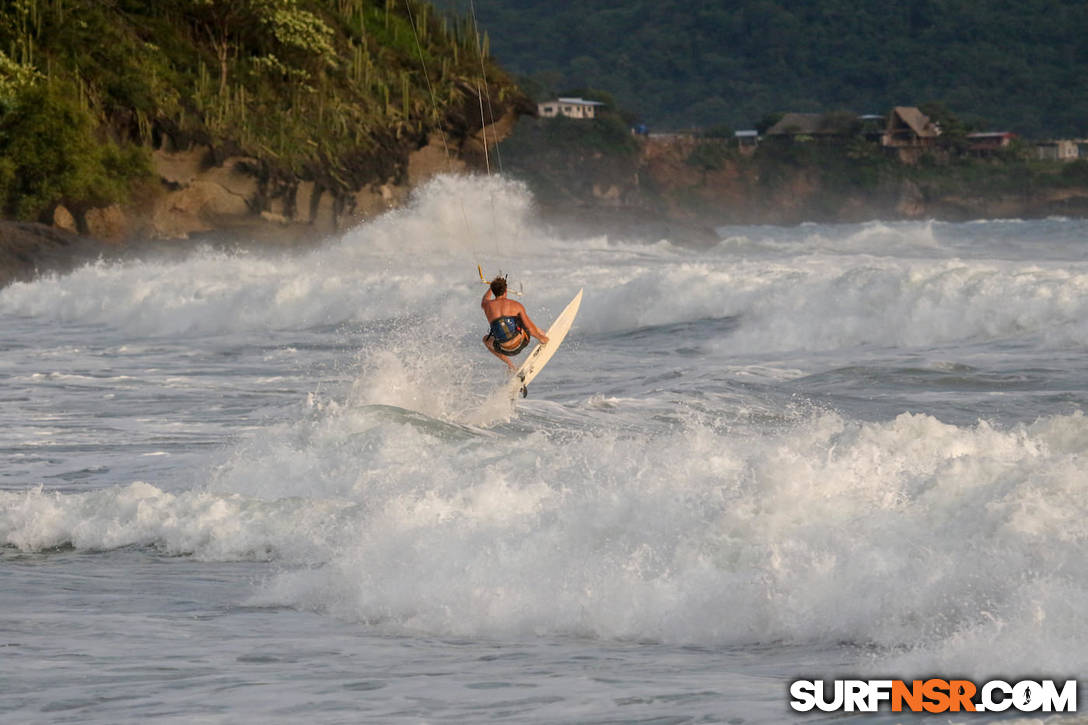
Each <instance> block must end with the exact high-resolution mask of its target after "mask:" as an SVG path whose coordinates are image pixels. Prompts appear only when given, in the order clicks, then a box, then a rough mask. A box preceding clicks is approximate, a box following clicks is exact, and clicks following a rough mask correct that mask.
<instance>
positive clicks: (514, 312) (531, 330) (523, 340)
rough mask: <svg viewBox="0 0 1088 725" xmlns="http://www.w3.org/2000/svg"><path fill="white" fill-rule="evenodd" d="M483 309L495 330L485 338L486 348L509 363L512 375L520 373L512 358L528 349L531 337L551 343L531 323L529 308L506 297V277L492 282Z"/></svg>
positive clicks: (507, 364) (492, 329)
mask: <svg viewBox="0 0 1088 725" xmlns="http://www.w3.org/2000/svg"><path fill="white" fill-rule="evenodd" d="M492 296H494V297H492ZM480 307H483V308H484V315H486V316H487V321H488V322H489V323H491V330H490V331H489V332H488V333H487V334H486V335H484V346H486V347H487V349H488V350H490V351H491V354H492V355H494V356H495V357H497V358H499V359H500V360H502V361H503V362H504V363H506V367H508V368H510V371H511V372H517V368H516V367H514V363H512V362H510V358H511V357H513V356H514V355H517V354H518V353H519V352H521V351H522V350H524V349H525V347H526V346H527V345H528V344H529V336H530V335H532V336H533V337H535V338H536V339H538V340H540V342H542V343H544V342H547V341H548V336H547V335H545V334H544V333H543V332H541V331H540V328H538V327H537V326H536V325H534V324H533V321H532V320H530V319H529V313H527V312H526V311H525V307H524V306H523V305H522V304H521V303H520V302H516V301H515V300H511V299H508V298H507V297H506V278H505V277H502V276H499V277H496V278H495V279H493V280H491V285H490V286H489V287H488V288H487V292H484V298H483V300H482V301H481V302H480Z"/></svg>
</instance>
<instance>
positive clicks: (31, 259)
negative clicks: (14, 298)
mask: <svg viewBox="0 0 1088 725" xmlns="http://www.w3.org/2000/svg"><path fill="white" fill-rule="evenodd" d="M102 251H103V250H102V244H101V242H99V241H97V240H95V239H90V238H88V237H83V236H80V235H78V234H73V233H72V232H68V231H65V230H63V229H57V228H55V227H50V226H47V225H45V224H31V223H27V222H5V221H0V287H3V286H5V285H7V284H10V283H11V282H16V281H25V280H29V279H33V278H34V277H35V276H37V275H38V274H45V273H50V272H54V273H64V272H69V271H71V270H73V269H75V268H76V267H78V266H80V265H83V264H86V263H88V262H91V261H94V260H95V259H97V258H98V257H99V256H101V255H102Z"/></svg>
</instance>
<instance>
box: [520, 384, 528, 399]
mask: <svg viewBox="0 0 1088 725" xmlns="http://www.w3.org/2000/svg"><path fill="white" fill-rule="evenodd" d="M521 397H523V398H528V397H529V386H528V385H522V386H521Z"/></svg>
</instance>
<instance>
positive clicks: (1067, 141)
mask: <svg viewBox="0 0 1088 725" xmlns="http://www.w3.org/2000/svg"><path fill="white" fill-rule="evenodd" d="M1082 146H1084V147H1085V152H1088V141H1084V140H1081V139H1072V138H1061V139H1052V140H1049V141H1036V142H1035V157H1036V158H1039V159H1043V160H1046V161H1075V160H1076V159H1079V158H1081V147H1082ZM1085 158H1088V153H1086V156H1085Z"/></svg>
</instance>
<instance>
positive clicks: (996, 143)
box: [967, 131, 1016, 156]
mask: <svg viewBox="0 0 1088 725" xmlns="http://www.w3.org/2000/svg"><path fill="white" fill-rule="evenodd" d="M1014 140H1016V134H1015V133H1013V132H1012V131H986V132H984V133H969V134H967V143H968V144H969V145H968V146H967V150H968V151H970V152H971V153H973V154H975V155H976V156H987V155H989V154H993V153H997V152H998V151H1001V150H1002V149H1007V148H1008V147H1009V146H1011V145H1012V142H1013V141H1014Z"/></svg>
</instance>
